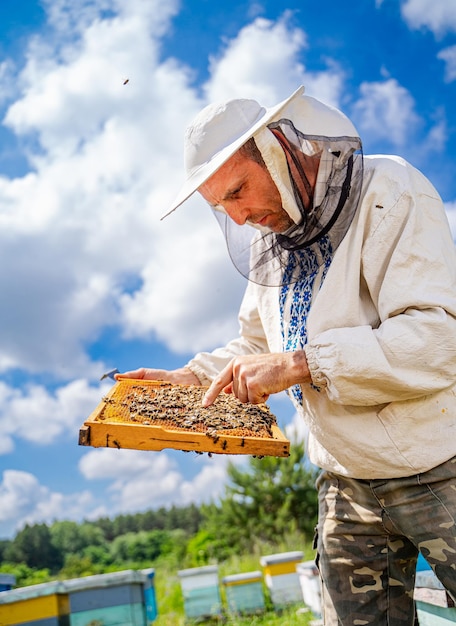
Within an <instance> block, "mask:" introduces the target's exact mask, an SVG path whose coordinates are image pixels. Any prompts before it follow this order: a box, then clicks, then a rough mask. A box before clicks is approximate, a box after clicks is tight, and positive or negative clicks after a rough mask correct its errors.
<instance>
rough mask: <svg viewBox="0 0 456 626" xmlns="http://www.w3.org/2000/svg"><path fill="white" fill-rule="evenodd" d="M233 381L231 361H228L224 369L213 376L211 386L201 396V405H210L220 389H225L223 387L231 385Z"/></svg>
mask: <svg viewBox="0 0 456 626" xmlns="http://www.w3.org/2000/svg"><path fill="white" fill-rule="evenodd" d="M232 381H233V370H232V367H231V363H229V364H228V365H227V366H226V367H225V369H224V370H222V371H221V372H220V374H219V375H218V376H217V378H214V380H213V381H212V384H211V386H210V387H209V389H208V390H207V391H206V394H205V395H204V398H203V402H202V404H203V407H208V406H210V405H211V404H212V403H213V402H214V400H215V398H216V397H217V396H218V395H219V393H220V392H221V391H223V390H224V389H225V387H228V386H231V383H232Z"/></svg>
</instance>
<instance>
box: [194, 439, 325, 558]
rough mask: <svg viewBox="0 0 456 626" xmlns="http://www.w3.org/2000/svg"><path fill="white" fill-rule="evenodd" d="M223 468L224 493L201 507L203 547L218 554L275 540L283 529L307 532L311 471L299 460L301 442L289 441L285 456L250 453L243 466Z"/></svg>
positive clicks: (313, 510) (312, 514)
mask: <svg viewBox="0 0 456 626" xmlns="http://www.w3.org/2000/svg"><path fill="white" fill-rule="evenodd" d="M227 472H228V477H229V483H228V485H227V487H226V495H225V497H224V498H223V499H222V500H221V502H220V504H219V505H218V506H216V505H211V506H206V507H205V508H203V512H204V514H205V522H204V523H203V526H202V530H204V531H205V532H206V535H204V539H205V542H204V543H205V550H209V551H214V550H215V551H216V553H217V555H218V557H219V558H224V556H226V555H228V554H230V553H233V552H234V551H244V550H251V549H252V546H253V544H254V543H256V542H258V541H260V542H273V543H277V541H278V540H280V538H281V537H284V536H286V535H288V534H292V533H295V532H299V533H302V534H303V535H304V536H305V535H310V534H311V533H312V532H313V528H314V526H315V523H316V518H317V492H316V488H315V479H316V475H317V470H316V469H315V468H313V467H312V466H309V465H308V464H307V463H306V461H305V447H304V443H302V442H294V443H293V444H292V446H291V449H290V456H289V457H286V458H278V457H264V458H262V459H259V458H251V459H250V460H249V467H248V469H247V471H246V470H245V469H244V468H243V467H239V466H237V465H234V464H233V463H230V464H229V465H228V469H227ZM208 537H213V544H212V547H211V546H210V544H209V541H208ZM201 538H202V537H201ZM200 549H201V546H200Z"/></svg>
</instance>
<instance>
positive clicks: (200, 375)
mask: <svg viewBox="0 0 456 626" xmlns="http://www.w3.org/2000/svg"><path fill="white" fill-rule="evenodd" d="M185 367H186V368H187V369H189V370H190V371H191V372H193V374H195V376H196V377H197V379H198V380H199V381H200V384H201V385H202V386H203V387H209V385H210V384H211V382H212V381H211V379H210V378H208V377H207V375H206V372H205V371H204V370H203V369H202V368H201V367H200V366H199V365H197V363H195V361H189V362H188V363H187V365H186V366H185Z"/></svg>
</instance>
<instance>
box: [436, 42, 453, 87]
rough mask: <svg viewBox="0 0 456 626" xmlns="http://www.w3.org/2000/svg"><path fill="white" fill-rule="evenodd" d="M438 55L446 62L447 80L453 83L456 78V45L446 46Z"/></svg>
mask: <svg viewBox="0 0 456 626" xmlns="http://www.w3.org/2000/svg"><path fill="white" fill-rule="evenodd" d="M437 57H438V58H439V59H442V61H444V62H445V82H447V83H451V82H453V81H454V80H456V46H450V47H449V48H444V49H443V50H441V51H440V52H439V54H438V55H437Z"/></svg>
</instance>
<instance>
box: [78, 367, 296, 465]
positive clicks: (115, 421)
mask: <svg viewBox="0 0 456 626" xmlns="http://www.w3.org/2000/svg"><path fill="white" fill-rule="evenodd" d="M206 389H207V388H205V387H197V386H192V385H185V386H184V385H172V384H171V383H166V382H163V381H150V380H147V381H145V380H133V379H127V378H124V379H121V380H118V381H117V382H116V383H115V384H114V386H113V387H112V388H111V390H110V391H109V392H108V394H107V395H106V396H105V397H104V398H103V399H102V401H101V402H100V403H99V405H98V406H97V408H96V409H95V410H94V411H93V413H92V414H91V415H90V416H89V418H88V419H87V420H86V421H85V422H84V424H83V426H82V427H81V429H80V431H79V445H83V446H93V447H95V448H99V447H108V448H130V449H134V450H163V449H164V448H174V449H177V450H184V451H192V450H193V451H195V452H207V453H209V454H213V453H214V454H250V455H254V456H278V457H284V456H289V454H290V442H289V441H288V439H286V437H284V435H283V434H282V432H281V431H280V429H279V427H278V426H277V420H276V417H275V416H274V415H273V414H272V413H271V411H270V410H269V408H268V407H267V406H266V405H252V404H243V403H241V402H239V401H238V400H237V399H236V398H235V397H234V396H232V395H231V394H220V395H219V396H218V398H217V399H216V400H215V402H214V404H213V405H211V406H210V407H207V408H203V407H202V405H201V402H202V398H203V395H204V393H205V391H206Z"/></svg>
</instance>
